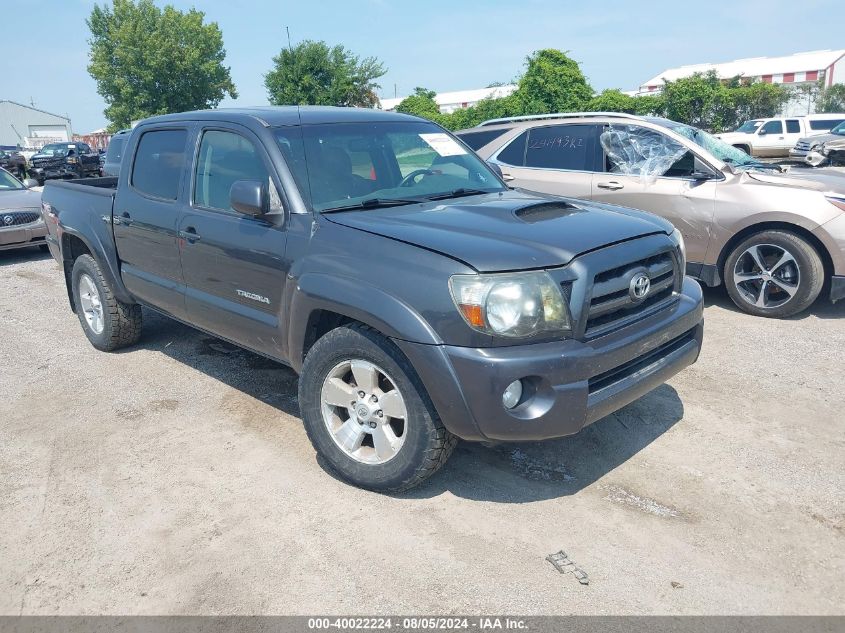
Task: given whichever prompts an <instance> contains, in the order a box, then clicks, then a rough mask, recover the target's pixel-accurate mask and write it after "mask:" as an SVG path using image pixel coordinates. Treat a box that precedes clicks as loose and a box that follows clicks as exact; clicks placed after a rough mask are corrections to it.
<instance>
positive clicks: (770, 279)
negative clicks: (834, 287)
mask: <svg viewBox="0 0 845 633" xmlns="http://www.w3.org/2000/svg"><path fill="white" fill-rule="evenodd" d="M733 281H734V285H735V286H736V289H737V290H738V291H739V294H740V296H741V297H742V298H743V300H745V301H747V302H748V303H750V304H751V305H753V306H756V307H758V308H764V309H765V308H778V307H780V306H782V305H784V304H785V303H787V302H788V301H790V300H791V299H792V297H794V296H795V293H796V292H798V287H799V285H800V283H801V271H800V269H799V268H798V262H797V261H796V260H795V257H794V256H793V255H792V253H790V252H789V251H788V250H786V249H785V248H783V247H782V246H777V245H775V244H755V245H753V246H750V247H749V248H747V249H746V250H745V251H744V252H743V253H742V254H741V255H740V256H739V258H738V259H737V260H736V265H735V266H734V271H733Z"/></svg>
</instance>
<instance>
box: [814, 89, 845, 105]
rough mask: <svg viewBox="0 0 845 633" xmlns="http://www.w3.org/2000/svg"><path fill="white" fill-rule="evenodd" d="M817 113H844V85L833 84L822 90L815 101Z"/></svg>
mask: <svg viewBox="0 0 845 633" xmlns="http://www.w3.org/2000/svg"><path fill="white" fill-rule="evenodd" d="M816 111H817V112H845V84H833V85H832V86H828V87H827V88H825V89H824V91H823V92H822V94H821V96H820V97H819V100H818V101H817V108H816Z"/></svg>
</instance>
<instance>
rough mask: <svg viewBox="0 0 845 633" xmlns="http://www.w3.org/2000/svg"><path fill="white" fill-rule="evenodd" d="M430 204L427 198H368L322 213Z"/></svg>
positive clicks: (331, 208) (324, 210)
mask: <svg viewBox="0 0 845 633" xmlns="http://www.w3.org/2000/svg"><path fill="white" fill-rule="evenodd" d="M421 202H428V200H427V199H425V198H367V199H366V200H363V201H361V202H356V203H355V204H346V205H343V206H339V207H329V208H328V209H323V210H322V211H321V213H335V212H337V211H354V210H356V209H383V208H386V207H399V206H402V205H404V204H419V203H421Z"/></svg>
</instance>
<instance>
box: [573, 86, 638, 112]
mask: <svg viewBox="0 0 845 633" xmlns="http://www.w3.org/2000/svg"><path fill="white" fill-rule="evenodd" d="M638 100H639V99H638V98H637V97H631V96H628V95H626V94H625V93H624V92H622V91H621V90H617V89H615V88H613V89H611V90H604V91H602V93H601V94H598V95H596V96H595V97H593V98H592V99H590V100H589V101H588V102H587V104H586V105H585V106H584V109H585V110H587V111H589V112H627V113H629V114H636V113H637V105H638V104H637V101H638Z"/></svg>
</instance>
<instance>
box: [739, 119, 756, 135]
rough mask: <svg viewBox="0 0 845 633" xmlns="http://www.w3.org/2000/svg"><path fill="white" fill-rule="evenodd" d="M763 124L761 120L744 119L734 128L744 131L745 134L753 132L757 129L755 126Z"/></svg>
mask: <svg viewBox="0 0 845 633" xmlns="http://www.w3.org/2000/svg"><path fill="white" fill-rule="evenodd" d="M761 125H763V122H762V121H759V120H753V121H746V122H745V123H743V124H742V125H740V126H739V127H738V128H736V130H734V131H736V132H745V133H746V134H754V132H756V131H757V128H758V127H760V126H761Z"/></svg>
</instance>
